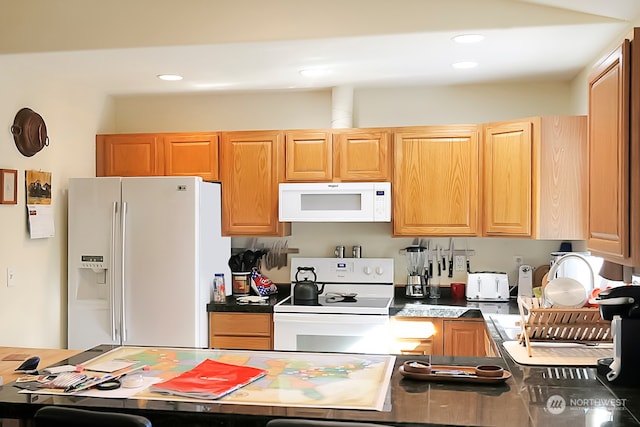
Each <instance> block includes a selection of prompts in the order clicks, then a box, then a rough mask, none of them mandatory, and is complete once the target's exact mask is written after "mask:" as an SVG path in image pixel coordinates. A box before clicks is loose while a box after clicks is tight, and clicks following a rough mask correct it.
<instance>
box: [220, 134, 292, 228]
mask: <svg viewBox="0 0 640 427" xmlns="http://www.w3.org/2000/svg"><path fill="white" fill-rule="evenodd" d="M281 143H282V133H281V132H280V131H255V132H253V131H250V132H223V133H222V134H221V147H220V178H221V181H222V233H223V234H224V235H226V236H282V235H284V234H286V233H290V230H291V228H290V223H281V222H279V221H278V183H279V182H280V178H281V177H282V176H283V175H284V174H283V172H282V168H283V164H284V155H283V150H282V146H281Z"/></svg>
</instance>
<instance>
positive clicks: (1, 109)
mask: <svg viewBox="0 0 640 427" xmlns="http://www.w3.org/2000/svg"><path fill="white" fill-rule="evenodd" d="M0 93H2V102H1V103H0V128H2V129H3V132H2V136H1V137H0V168H6V169H17V170H18V204H17V205H0V230H1V236H2V238H1V239H0V242H1V243H0V319H1V320H0V345H17V346H33V347H60V346H61V345H64V343H65V342H66V308H65V307H66V275H67V264H66V263H67V257H66V248H67V239H66V235H67V221H66V216H67V195H66V189H67V180H68V178H69V177H71V176H92V175H95V167H94V161H93V159H94V156H95V149H94V144H93V141H94V140H95V130H96V129H97V128H98V127H100V126H104V125H103V123H106V122H107V121H108V120H111V119H112V118H111V117H109V115H110V112H111V113H112V109H111V107H110V104H111V102H110V101H108V100H106V98H105V97H104V96H102V95H99V94H95V93H92V91H91V89H90V88H80V87H76V86H75V85H74V84H73V83H71V82H60V81H57V82H47V81H34V80H31V79H29V78H28V76H26V75H25V73H23V72H21V71H20V70H15V71H14V70H12V69H11V67H10V66H8V65H7V64H4V63H3V62H2V59H0ZM22 107H30V108H32V109H33V110H35V111H36V112H38V113H40V114H41V115H42V116H43V118H44V120H45V122H46V125H47V131H48V135H49V138H50V144H49V146H48V147H45V148H44V149H43V150H42V151H40V152H39V153H37V154H36V155H34V156H32V157H24V156H22V155H21V154H20V152H19V151H18V150H17V149H16V147H15V144H14V141H13V136H12V135H11V134H10V133H9V128H10V126H11V125H12V124H13V119H14V117H15V114H16V112H17V111H18V110H19V109H20V108H22ZM27 169H30V170H42V171H49V172H51V173H52V189H53V194H52V204H53V207H54V224H55V237H52V238H48V239H30V238H29V234H28V232H27V211H26V206H25V184H24V183H25V179H24V176H25V170H27ZM7 267H11V268H13V269H14V271H15V286H14V287H7V284H6V269H7Z"/></svg>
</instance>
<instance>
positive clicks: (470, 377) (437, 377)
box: [398, 365, 511, 384]
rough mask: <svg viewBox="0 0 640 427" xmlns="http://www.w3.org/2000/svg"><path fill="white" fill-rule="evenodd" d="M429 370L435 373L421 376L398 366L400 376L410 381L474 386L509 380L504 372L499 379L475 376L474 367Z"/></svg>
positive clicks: (433, 367)
mask: <svg viewBox="0 0 640 427" xmlns="http://www.w3.org/2000/svg"><path fill="white" fill-rule="evenodd" d="M431 369H432V370H433V371H436V372H435V373H430V374H421V373H418V372H406V371H405V370H404V366H400V367H399V368H398V370H399V371H400V374H401V375H402V376H404V377H406V378H410V379H412V380H421V381H441V382H458V383H475V384H499V383H503V382H505V381H506V380H508V379H509V378H511V372H509V371H504V372H503V373H502V376H501V377H479V376H477V375H476V374H475V369H476V368H475V366H451V365H431ZM437 371H461V373H460V374H456V375H453V374H439V373H437Z"/></svg>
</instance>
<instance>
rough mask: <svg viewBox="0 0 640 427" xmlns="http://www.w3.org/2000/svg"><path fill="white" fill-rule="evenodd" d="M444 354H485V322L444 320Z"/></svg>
mask: <svg viewBox="0 0 640 427" xmlns="http://www.w3.org/2000/svg"><path fill="white" fill-rule="evenodd" d="M442 323H443V329H444V355H445V356H485V355H486V347H485V324H484V322H483V321H478V322H471V321H464V320H445V321H443V322H442Z"/></svg>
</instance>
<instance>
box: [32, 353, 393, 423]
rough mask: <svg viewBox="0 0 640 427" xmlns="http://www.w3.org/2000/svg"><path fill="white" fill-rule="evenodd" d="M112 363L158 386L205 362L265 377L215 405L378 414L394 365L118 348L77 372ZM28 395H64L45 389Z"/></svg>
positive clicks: (375, 359)
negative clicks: (134, 369) (133, 366)
mask: <svg viewBox="0 0 640 427" xmlns="http://www.w3.org/2000/svg"><path fill="white" fill-rule="evenodd" d="M117 359H127V360H132V361H136V362H139V363H144V364H145V365H147V366H148V367H149V370H146V371H144V375H145V377H154V378H156V379H158V380H162V381H165V380H168V379H171V378H173V377H175V376H177V375H179V374H180V373H182V372H186V371H188V370H190V369H192V368H194V367H195V366H196V365H198V364H199V363H200V362H202V361H203V360H205V359H212V360H216V361H218V362H224V363H230V364H236V365H247V366H253V367H256V368H262V369H265V370H266V371H267V375H266V376H264V377H262V378H260V379H259V380H257V381H255V382H253V383H251V384H248V385H246V386H244V387H242V388H241V389H239V390H237V391H235V392H233V393H231V394H229V395H227V396H224V397H222V398H220V399H217V400H215V401H213V402H218V403H233V404H246V405H269V406H295V407H297V406H301V407H312V408H335V409H363V410H378V411H381V410H383V407H384V403H385V398H386V396H387V391H388V388H389V382H390V379H391V374H392V372H393V366H394V363H395V356H389V355H368V354H367V355H364V354H341V353H301V352H278V351H264V352H262V351H242V350H213V349H183V348H148V347H119V348H116V349H113V350H111V351H109V352H107V353H105V354H103V355H101V356H98V357H96V358H94V359H91V360H89V361H87V362H85V363H84V364H83V366H84V367H85V369H88V370H90V369H91V366H92V365H97V364H102V363H105V362H110V361H113V360H117ZM25 392H26V391H25ZM32 393H40V394H66V393H64V392H62V391H57V390H51V389H46V390H42V391H40V390H38V391H36V392H32ZM83 393H90V395H91V396H96V397H97V396H99V393H100V392H99V391H97V390H87V391H80V392H77V393H76V395H78V396H85V394H83ZM87 395H89V394H87ZM100 396H101V397H115V395H107V394H105V395H103V396H102V395H100ZM129 397H130V398H133V399H153V400H172V401H188V402H211V401H205V400H202V399H193V398H188V397H181V396H169V395H166V394H160V393H155V392H151V391H150V389H149V388H145V389H144V390H142V391H139V392H137V393H136V394H134V395H133V396H129Z"/></svg>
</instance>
